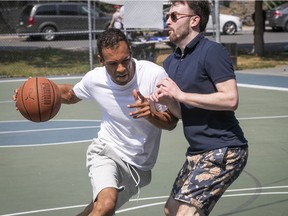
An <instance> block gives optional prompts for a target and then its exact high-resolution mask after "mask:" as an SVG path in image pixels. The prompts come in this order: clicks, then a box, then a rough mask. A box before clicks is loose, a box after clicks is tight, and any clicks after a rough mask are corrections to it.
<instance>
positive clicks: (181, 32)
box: [169, 25, 189, 45]
mask: <svg viewBox="0 0 288 216" xmlns="http://www.w3.org/2000/svg"><path fill="white" fill-rule="evenodd" d="M187 35H189V25H183V26H182V28H181V29H178V30H177V32H175V30H174V29H171V31H170V32H169V40H170V41H171V42H172V43H174V44H176V45H177V44H178V43H180V42H181V41H182V40H183V39H184V38H186V37H187Z"/></svg>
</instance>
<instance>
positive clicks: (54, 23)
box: [16, 3, 111, 41]
mask: <svg viewBox="0 0 288 216" xmlns="http://www.w3.org/2000/svg"><path fill="white" fill-rule="evenodd" d="M91 8H93V9H92V11H91V17H92V20H91V23H92V24H94V25H93V26H95V29H96V30H95V32H98V31H99V32H101V31H103V30H105V29H106V28H107V27H108V26H109V23H110V20H111V16H110V15H107V14H106V13H104V12H103V11H101V10H100V9H98V8H94V7H91ZM87 30H88V6H87V4H85V3H41V4H29V5H27V6H25V7H24V9H23V11H22V13H21V15H20V19H19V22H18V25H17V27H16V33H17V34H19V35H28V36H29V37H30V38H31V39H35V38H38V37H39V36H40V37H41V38H42V39H43V40H46V41H52V40H54V39H55V38H56V36H57V35H63V34H65V35H67V34H77V33H78V34H80V33H83V31H87ZM81 31H82V32H81ZM56 32H59V33H56ZM63 32H65V33H63Z"/></svg>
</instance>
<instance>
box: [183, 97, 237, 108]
mask: <svg viewBox="0 0 288 216" xmlns="http://www.w3.org/2000/svg"><path fill="white" fill-rule="evenodd" d="M177 100H178V101H179V102H181V103H184V104H188V105H190V106H194V107H198V108H202V109H207V110H218V111H220V110H230V111H234V110H236V109H237V106H238V97H235V96H229V95H227V94H225V93H223V92H216V93H212V94H196V93H186V92H183V93H182V94H181V95H179V98H177Z"/></svg>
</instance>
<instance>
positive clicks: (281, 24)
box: [265, 2, 288, 32]
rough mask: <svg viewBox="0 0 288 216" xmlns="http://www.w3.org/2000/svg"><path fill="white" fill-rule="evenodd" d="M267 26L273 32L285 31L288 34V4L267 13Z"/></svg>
mask: <svg viewBox="0 0 288 216" xmlns="http://www.w3.org/2000/svg"><path fill="white" fill-rule="evenodd" d="M265 25H266V26H269V27H272V30H273V31H277V30H284V31H287V32H288V2H286V3H284V4H282V5H280V6H278V7H276V8H273V9H271V10H267V11H266V22H265Z"/></svg>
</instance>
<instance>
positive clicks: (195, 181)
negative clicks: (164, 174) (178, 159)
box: [165, 147, 248, 216]
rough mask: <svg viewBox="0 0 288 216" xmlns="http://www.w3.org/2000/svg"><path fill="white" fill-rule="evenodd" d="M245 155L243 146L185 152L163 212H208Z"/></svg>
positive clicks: (234, 176) (174, 214)
mask: <svg viewBox="0 0 288 216" xmlns="http://www.w3.org/2000/svg"><path fill="white" fill-rule="evenodd" d="M247 157H248V149H247V148H244V147H243V148H227V147H225V148H221V149H215V150H212V151H209V152H206V153H204V154H200V155H188V156H187V160H186V162H185V163H184V165H183V167H182V169H181V170H180V172H179V173H178V176H177V178H176V180H175V182H174V185H173V189H172V193H171V197H170V198H169V199H168V201H167V203H166V206H165V214H166V215H172V216H182V215H199V216H202V215H206V216H207V215H209V213H210V212H211V210H212V209H213V207H214V206H215V204H216V203H217V201H218V200H219V199H220V197H221V196H222V195H223V193H224V192H225V190H226V189H227V188H228V187H229V186H230V185H231V184H232V183H233V182H234V181H235V180H236V179H237V178H238V176H239V175H240V173H241V172H242V170H243V169H244V167H245V165H246V162H247ZM202 212H203V213H202Z"/></svg>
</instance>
